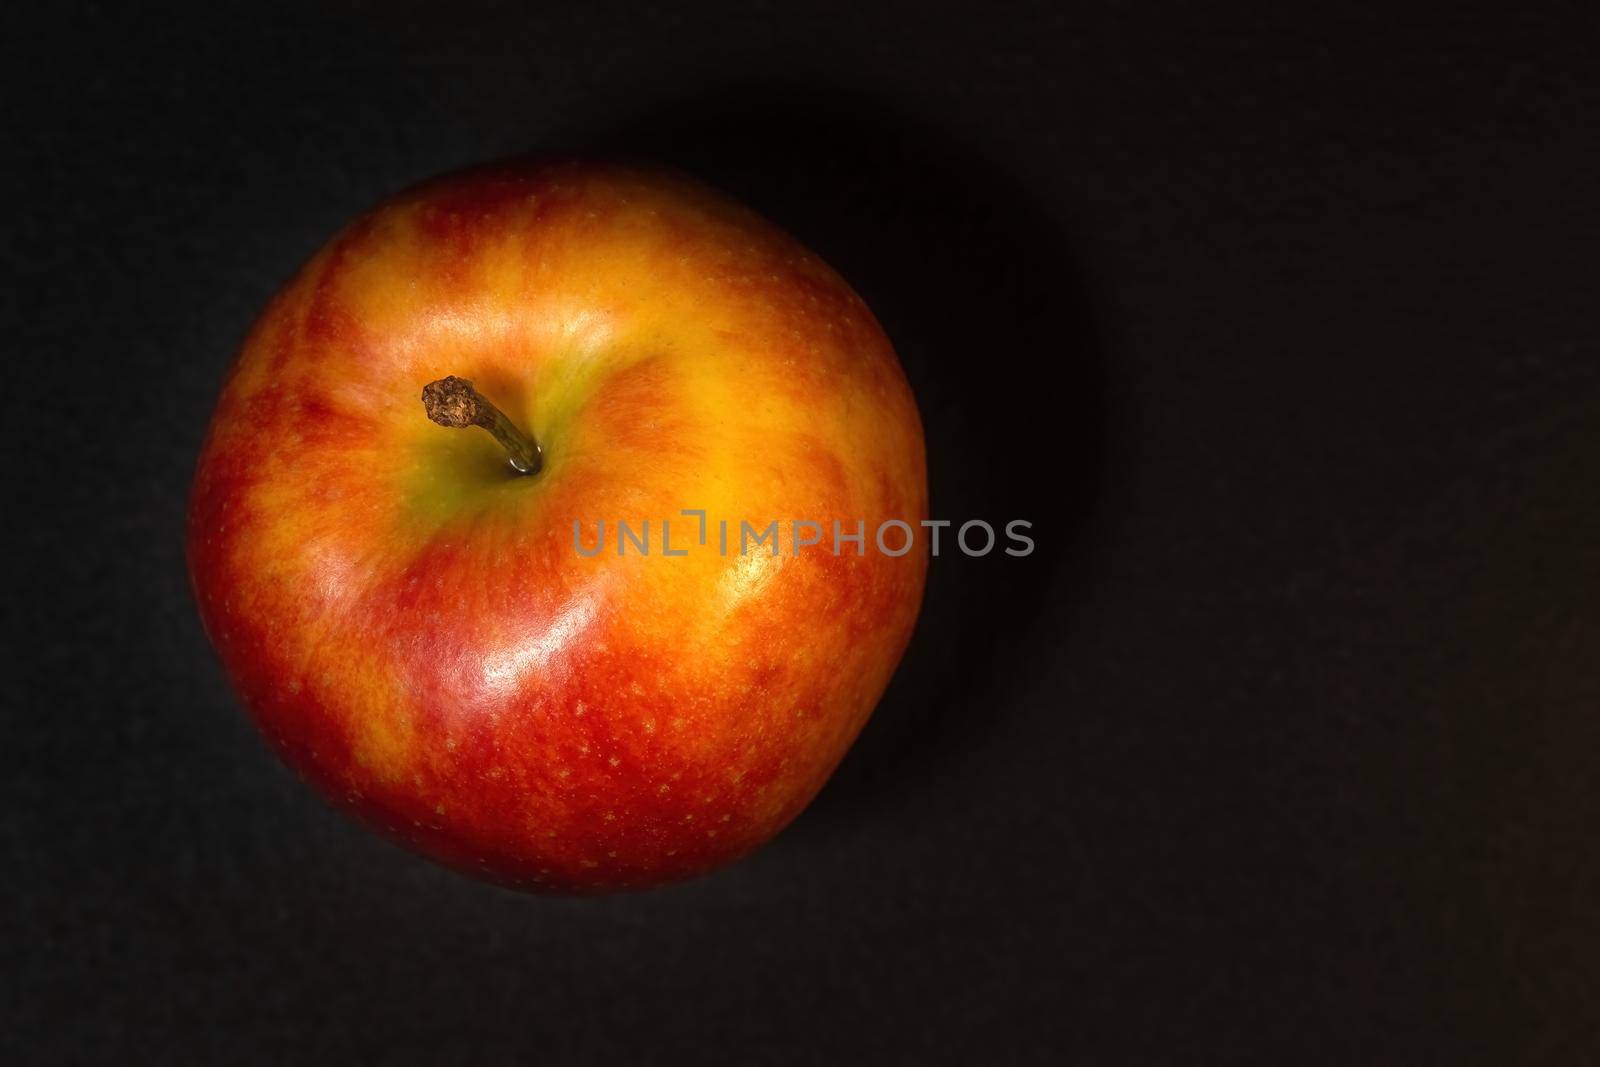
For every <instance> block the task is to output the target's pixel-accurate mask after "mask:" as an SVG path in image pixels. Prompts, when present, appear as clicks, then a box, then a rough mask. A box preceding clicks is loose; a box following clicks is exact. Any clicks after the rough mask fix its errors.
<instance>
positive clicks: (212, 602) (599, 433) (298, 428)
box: [188, 160, 927, 892]
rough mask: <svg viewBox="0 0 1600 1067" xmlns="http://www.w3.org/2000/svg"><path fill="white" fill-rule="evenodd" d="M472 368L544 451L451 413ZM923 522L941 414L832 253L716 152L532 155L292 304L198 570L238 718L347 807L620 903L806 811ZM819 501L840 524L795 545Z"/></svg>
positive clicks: (471, 185)
mask: <svg viewBox="0 0 1600 1067" xmlns="http://www.w3.org/2000/svg"><path fill="white" fill-rule="evenodd" d="M446 375H458V376H461V377H464V378H468V379H470V380H472V381H473V382H474V383H475V384H476V385H477V387H478V389H479V391H480V392H482V393H483V394H484V395H485V396H487V397H489V398H490V399H491V400H492V401H493V402H494V403H496V404H497V405H498V406H499V407H500V408H501V409H502V410H503V411H505V412H506V414H507V415H509V416H510V417H511V418H512V420H513V421H514V422H516V423H517V424H519V425H520V426H522V427H524V428H525V429H527V430H529V431H531V432H532V434H533V435H534V436H535V437H537V438H538V440H539V442H540V444H541V445H542V447H543V451H544V469H543V470H542V471H541V472H540V473H538V474H536V475H533V476H527V477H521V476H517V475H515V474H514V473H513V472H512V471H511V470H510V469H509V467H508V466H507V464H506V460H505V456H504V453H503V452H502V451H501V450H500V447H499V446H498V445H497V444H496V443H495V441H494V440H493V439H492V438H491V437H490V436H489V435H488V434H487V433H484V432H481V431H479V430H476V429H471V428H469V429H466V430H451V429H446V428H443V427H440V426H436V425H434V424H432V423H431V422H429V421H428V419H427V418H426V417H425V415H424V412H423V409H422V404H421V402H420V399H419V398H420V394H421V390H422V387H423V386H424V385H425V384H426V383H428V382H430V381H432V380H434V379H437V378H442V377H444V376H446ZM686 508H701V509H705V510H706V512H707V513H708V519H709V523H710V529H709V536H708V538H707V543H706V545H704V546H701V545H699V544H698V534H699V520H698V518H696V517H692V516H691V517H685V516H682V515H681V514H680V512H681V511H682V509H686ZM926 514H927V479H926V471H925V461H924V447H923V438H922V429H921V424H920V421H919V419H918V414H917V409H916V404H915V401H914V399H913V397H912V395H911V391H910V389H909V387H908V385H907V382H906V379H905V376H904V374H903V372H902V370H901V368H900V365H899V363H898V361H897V360H896V358H895V354H894V351H893V349H892V348H891V346H890V344H889V341H888V339H887V338H886V337H885V336H884V334H883V331H882V330H881V328H880V327H879V326H878V324H877V322H876V320H875V319H874V318H873V316H872V314H871V312H869V311H868V309H867V307H866V306H865V304H864V303H863V302H862V301H861V299H860V298H859V297H858V296H857V295H856V294H855V293H854V292H853V291H852V290H851V289H850V288H849V286H848V285H846V283H845V282H844V281H843V280H842V279H841V278H840V277H839V276H838V275H837V274H835V273H834V272H833V271H832V270H830V269H829V268H828V267H826V266H825V265H824V264H823V263H822V262H821V261H820V260H818V258H817V257H816V256H814V255H813V254H811V253H809V252H808V251H806V250H805V249H804V248H803V247H801V246H800V245H799V244H798V243H797V242H796V241H794V240H793V239H792V238H791V237H789V236H788V235H786V234H784V233H783V232H781V231H780V230H778V229H777V228H775V227H774V226H772V225H771V224H770V223H767V222H765V221H764V220H762V219H761V218H760V217H759V216H757V215H755V214H754V213H752V212H751V211H749V210H748V209H746V208H744V207H742V206H740V205H739V204H737V203H734V202H732V201H730V200H729V199H727V198H726V197H724V196H723V195H721V194H719V193H717V192H714V191H712V190H711V189H709V188H707V187H705V186H703V185H701V184H699V183H697V182H695V181H693V180H691V179H689V178H687V177H685V176H682V175H678V174H675V173H671V172H664V171H657V170H652V169H647V168H636V167H627V166H621V165H613V164H602V163H595V162H588V161H582V160H564V161H554V162H550V161H522V162H513V163H505V164H497V165H492V166H489V167H485V168H479V169H476V170H472V171H466V172H462V173H460V174H456V175H451V176H447V177H445V178H441V179H437V180H435V181H432V182H430V183H427V184H424V185H422V186H419V187H417V188H415V189H412V190H410V191H408V192H405V193H402V194H400V195H399V196H397V197H395V198H393V199H392V200H390V201H388V202H386V203H384V204H382V205H380V206H379V207H378V208H376V209H375V210H373V211H372V212H371V213H369V214H368V215H366V216H365V217H363V218H361V219H359V220H358V221H356V222H355V223H353V224H352V225H350V226H349V227H348V228H346V229H345V230H344V231H343V232H342V233H341V234H339V235H338V236H337V237H336V238H335V239H334V240H333V241H332V242H331V243H330V244H329V245H328V246H327V247H326V248H324V249H323V250H322V251H321V252H320V253H318V254H317V255H316V256H315V257H314V258H313V259H312V260H311V262H310V263H308V264H307V265H306V266H305V267H304V268H302V269H301V271H300V272H299V274H298V275H297V276H296V277H295V278H294V279H293V280H291V281H290V283H289V284H288V285H287V286H286V287H285V288H284V289H283V290H282V291H281V292H280V293H279V294H278V295H277V296H276V297H275V298H274V299H273V300H272V302H271V304H270V305H269V306H268V308H267V309H266V311H265V312H264V313H263V315H262V316H261V318H260V320H259V321H258V322H257V324H256V325H255V327H254V328H253V330H252V331H251V333H250V335H249V336H248V338H247V340H246V342H245V344H244V346H243V349H242V351H241V353H240V354H239V356H238V359H237V361H236V363H235V365H234V366H233V368H232V370H231V372H230V374H229V376H228V379H227V382H226V384H225V386H224V389H223V392H222V396H221V398H220V400H219V402H218V405H217V409H216V412H215V415H214V417H213V421H212V423H211V428H210V431H209V434H208V436H207V439H206V442H205V444H204V447H203V449H202V452H201V455H200V459H199V464H198V470H197V473H196V477H195V483H194V490H193V496H192V499H191V505H190V512H189V521H188V558H189V568H190V575H191V578H192V581H193V584H194V589H195V594H196V599H197V601H198V603H199V608H200V614H201V618H202V621H203V623H204V625H205V628H206V631H207V633H208V634H209V635H210V638H211V640H212V641H213V643H214V644H215V645H216V647H217V650H218V652H219V653H220V655H221V658H222V661H223V664H224V666H225V668H226V670H227V672H228V674H229V676H230V678H231V679H232V681H233V683H234V685H235V687H236V688H237V690H238V692H239V694H240V696H241V698H242V700H243V702H244V704H245V705H246V706H247V707H248V708H249V710H250V712H251V714H252V716H253V717H254V719H255V721H256V723H257V724H258V725H259V727H260V729H261V730H262V732H263V733H264V735H265V736H266V737H267V738H268V740H269V741H270V742H271V743H272V744H273V746H274V747H275V748H276V750H277V751H278V752H279V754H280V755H281V756H282V758H283V759H284V760H285V761H286V762H287V763H289V764H290V765H291V766H292V767H294V768H296V769H297V770H298V771H299V772H300V773H301V774H302V775H303V776H304V777H305V778H306V779H308V780H309V781H310V782H311V783H312V785H313V786H314V787H316V788H317V789H318V790H319V791H320V792H321V793H322V794H323V795H324V796H326V797H327V798H328V799H329V800H330V801H332V802H333V803H334V804H335V805H337V806H339V807H341V808H343V809H345V810H347V811H349V812H350V813H352V814H354V815H355V816H356V817H357V818H359V819H360V820H362V821H364V822H365V823H367V824H369V825H370V826H372V827H374V828H375V829H377V830H379V831H380V832H383V833H385V834H387V835H389V836H390V837H392V838H393V839H395V840H397V841H399V842H400V843H401V844H403V845H405V846H407V847H409V848H411V849H413V850H415V851H417V852H419V853H421V854H423V855H425V856H428V857H430V858H432V859H434V860H436V861H438V862H440V863H443V864H445V865H447V866H450V867H453V868H456V869H458V870H461V871H464V872H467V873H469V874H472V875H475V876H477V877H480V878H484V879H487V880H490V881H494V882H498V883H501V884H505V885H511V886H516V887H519V888H524V889H530V890H540V891H548V892H596V891H605V890H615V889H622V888H630V887H632V888H638V887H644V886H651V885H656V884H661V883H665V882H670V881H675V880H680V879H683V878H687V877H691V876H694V875H697V874H700V873H702V872H705V871H709V870H711V869H713V868H716V867H719V866H721V865H724V864H726V863H729V862H731V861H732V860H734V859H736V858H738V857H739V856H741V855H743V854H745V853H747V852H749V851H750V850H751V849H753V848H755V847H756V846H758V845H760V844H761V843H763V842H765V841H767V840H768V839H770V838H771V837H772V836H773V835H774V834H776V833H777V832H778V831H779V830H781V829H782V828H783V827H784V826H785V825H786V824H787V823H788V822H789V821H790V820H792V819H793V818H794V817H795V816H796V815H798V814H799V812H800V811H801V810H802V809H803V808H804V807H805V806H806V805H807V804H808V803H809V802H810V800H811V799H812V797H813V796H814V795H815V794H816V793H817V791H818V790H819V789H820V788H821V787H822V785H823V783H824V782H825V781H826V780H827V778H828V776H829V775H830V774H831V773H832V771H833V769H834V767H835V766H836V765H837V764H838V762H839V760H840V759H841V758H842V757H843V755H844V753H845V751H846V750H847V749H848V748H849V746H850V744H851V743H852V741H853V740H854V739H855V737H856V735H857V734H858V732H859V731H860V730H861V728H862V726H863V725H864V724H865V722H866V720H867V717H868V716H869V715H870V714H871V712H872V709H873V707H874V705H875V704H876V703H877V701H878V699H879V698H880V696H881V695H882V693H883V691H884V688H885V687H886V686H887V684H888V681H889V678H890V676H891V674H892V673H893V671H894V669H895V666H896V664H897V663H898V662H899V659H900V657H901V654H902V652H903V651H904V649H905V646H906V643H907V641H908V640H909V638H910V635H911V631H912V628H913V625H914V623H915V620H916V616H917V612H918V608H919V606H920V603H921V598H922V589H923V581H924V577H925V573H926V567H927V553H926V548H925V545H924V541H925V539H924V538H923V537H922V536H920V535H921V534H922V533H923V532H924V531H922V530H920V529H919V530H917V533H918V535H919V536H918V538H917V544H916V546H915V547H914V549H913V550H912V551H910V552H908V553H907V554H905V555H903V556H898V557H896V556H890V555H887V554H885V553H883V552H880V551H878V550H877V548H876V546H875V545H874V543H873V531H874V530H876V528H877V527H878V525H879V523H881V522H882V521H884V520H885V519H901V520H903V521H905V522H908V523H909V524H911V526H912V527H914V528H915V527H916V525H917V523H918V522H919V521H920V520H921V519H923V518H925V517H926ZM666 519H670V520H672V524H671V537H672V544H673V548H674V551H678V550H681V549H684V548H687V549H688V550H689V554H688V555H687V556H683V557H676V556H674V557H666V556H664V555H663V554H662V552H661V540H660V538H661V527H660V524H661V521H662V520H666ZM719 519H727V520H728V521H729V524H730V547H729V551H728V554H727V555H722V554H721V553H720V552H719V551H718V535H717V521H718V520H719ZM618 520H623V521H627V522H628V523H629V524H630V526H632V527H633V528H634V529H635V530H637V529H638V527H639V525H640V523H642V522H643V521H644V520H649V521H650V525H651V531H650V533H651V544H650V548H651V554H650V555H648V556H642V555H640V554H639V553H637V552H635V551H634V550H633V547H632V545H631V544H630V545H629V551H628V553H627V554H626V555H619V554H618V553H617V551H616V534H615V529H614V527H615V523H616V522H617V521H618ZM740 520H746V521H749V522H750V523H751V525H752V527H753V528H756V529H761V528H764V527H765V526H766V525H767V524H768V523H769V522H771V521H772V520H779V521H780V528H781V535H780V539H781V545H780V547H781V554H780V555H778V556H772V555H770V554H769V551H770V550H769V549H768V548H767V547H766V546H762V547H759V548H752V549H751V550H750V552H749V553H748V554H745V555H742V556H741V555H740V554H739V552H738V546H737V540H738V537H737V535H738V530H739V522H740ZM793 520H810V521H814V522H817V523H820V524H821V526H822V529H823V531H824V534H823V543H822V544H820V545H817V546H814V547H808V548H805V549H803V550H801V551H800V552H799V553H798V554H796V553H795V552H794V545H793V542H794V538H793V530H792V527H791V526H790V525H789V524H790V523H791V522H792V521H793ZM834 520H839V522H840V523H841V525H842V527H843V530H844V532H845V533H851V532H853V531H854V529H855V524H856V522H857V521H858V520H859V521H862V522H864V523H865V529H866V532H867V542H866V550H865V554H863V555H857V554H856V553H855V549H854V546H853V545H851V544H848V543H847V544H845V545H844V546H843V550H842V552H841V553H840V554H839V555H837V556H836V555H834V554H833V552H832V529H833V522H834ZM574 521H578V522H580V523H582V531H583V543H584V545H585V547H586V548H589V547H592V546H593V544H594V537H595V528H596V523H597V522H600V521H604V522H605V531H606V532H605V536H606V549H605V551H603V552H601V553H600V554H598V555H596V556H593V557H585V556H583V555H580V554H579V553H578V552H577V551H576V550H575V547H574V543H573V523H574ZM886 538H887V543H888V544H889V545H890V547H891V548H895V547H898V542H899V537H898V535H897V534H895V533H894V532H893V531H890V532H889V533H888V534H887V535H886Z"/></svg>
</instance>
